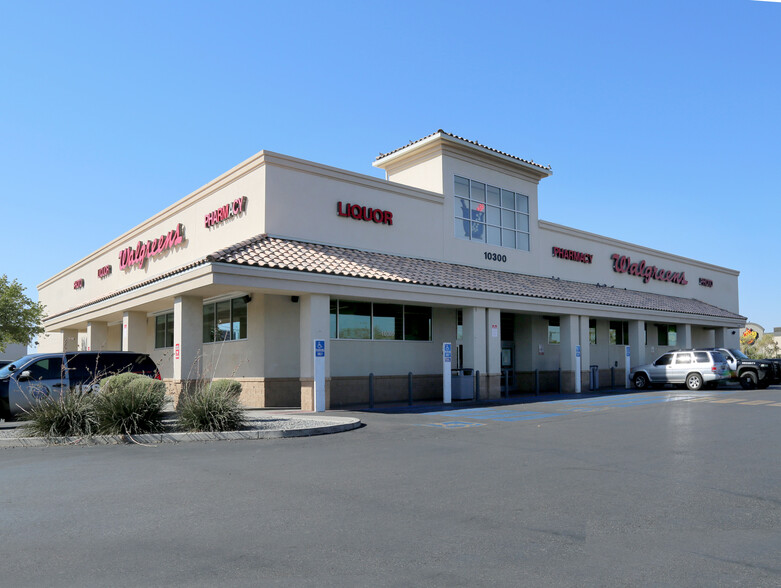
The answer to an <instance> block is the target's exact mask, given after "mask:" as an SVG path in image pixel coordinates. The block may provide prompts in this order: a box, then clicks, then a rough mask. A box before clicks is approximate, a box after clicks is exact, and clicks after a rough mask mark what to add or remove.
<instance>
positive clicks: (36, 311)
mask: <svg viewBox="0 0 781 588" xmlns="http://www.w3.org/2000/svg"><path fill="white" fill-rule="evenodd" d="M42 319H43V304H41V303H40V302H34V301H33V300H31V299H30V298H28V297H27V296H25V294H24V286H22V285H21V284H20V283H19V282H18V281H16V280H14V281H12V282H11V281H9V280H8V276H6V275H5V274H3V276H2V277H0V353H1V352H3V351H5V348H6V346H7V345H8V344H9V343H20V344H22V345H29V344H30V343H32V341H33V339H35V337H36V336H37V335H40V334H41V333H43V327H42V326H41V320H42Z"/></svg>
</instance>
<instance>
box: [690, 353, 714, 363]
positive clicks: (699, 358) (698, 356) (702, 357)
mask: <svg viewBox="0 0 781 588" xmlns="http://www.w3.org/2000/svg"><path fill="white" fill-rule="evenodd" d="M714 356H715V354H714ZM694 361H696V362H697V363H710V357H708V353H707V352H705V351H695V352H694Z"/></svg>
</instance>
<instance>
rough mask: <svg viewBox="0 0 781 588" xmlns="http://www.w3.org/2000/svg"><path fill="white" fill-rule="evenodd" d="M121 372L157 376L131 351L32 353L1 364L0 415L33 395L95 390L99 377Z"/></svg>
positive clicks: (13, 412)
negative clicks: (72, 390) (3, 364)
mask: <svg viewBox="0 0 781 588" xmlns="http://www.w3.org/2000/svg"><path fill="white" fill-rule="evenodd" d="M122 372H132V373H136V374H144V375H146V376H150V377H153V378H157V379H158V380H159V379H160V372H159V371H158V369H157V366H156V365H155V362H154V361H152V359H151V358H150V357H149V356H148V355H147V354H145V353H134V352H131V351H78V352H67V353H34V354H32V355H25V356H24V357H21V358H19V359H15V360H13V361H12V362H11V363H9V364H8V365H6V366H4V367H2V368H0V416H2V417H3V418H6V419H8V418H13V417H14V416H16V415H18V414H19V413H20V412H22V411H23V410H24V409H27V408H29V407H30V406H31V405H32V403H33V402H35V401H36V399H40V398H45V397H47V396H48V397H51V396H54V397H57V396H60V395H62V394H63V393H64V392H66V391H67V390H71V389H74V388H77V389H81V390H89V391H91V392H98V391H99V390H100V380H101V378H105V377H107V376H111V375H114V374H119V373H122Z"/></svg>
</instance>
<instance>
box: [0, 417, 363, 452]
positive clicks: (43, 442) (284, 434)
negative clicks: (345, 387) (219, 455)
mask: <svg viewBox="0 0 781 588" xmlns="http://www.w3.org/2000/svg"><path fill="white" fill-rule="evenodd" d="M296 418H299V419H301V418H305V417H298V416H297V417H296ZM313 420H314V419H313ZM316 420H318V421H332V422H333V424H332V425H325V426H320V427H305V428H301V429H270V430H263V429H258V430H254V431H228V432H225V433H208V432H201V433H154V434H149V435H133V436H130V435H95V436H93V437H51V438H48V439H47V438H45V437H5V438H0V448H3V447H53V446H55V445H62V446H64V445H74V446H83V445H90V446H93V445H159V444H162V443H191V442H195V441H201V442H203V441H244V440H256V439H281V438H288V437H313V436H315V435H330V434H332V433H343V432H344V431H351V430H353V429H357V428H358V427H360V426H361V425H362V423H361V420H360V419H357V418H352V417H317V419H316Z"/></svg>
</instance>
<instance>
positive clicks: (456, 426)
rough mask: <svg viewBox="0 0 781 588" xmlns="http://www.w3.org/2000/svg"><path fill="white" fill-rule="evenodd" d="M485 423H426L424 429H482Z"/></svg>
mask: <svg viewBox="0 0 781 588" xmlns="http://www.w3.org/2000/svg"><path fill="white" fill-rule="evenodd" d="M484 424H485V423H468V422H465V421H448V422H446V423H426V424H425V425H421V426H422V427H440V428H442V429H466V428H467V427H482V426H483V425H484Z"/></svg>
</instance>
